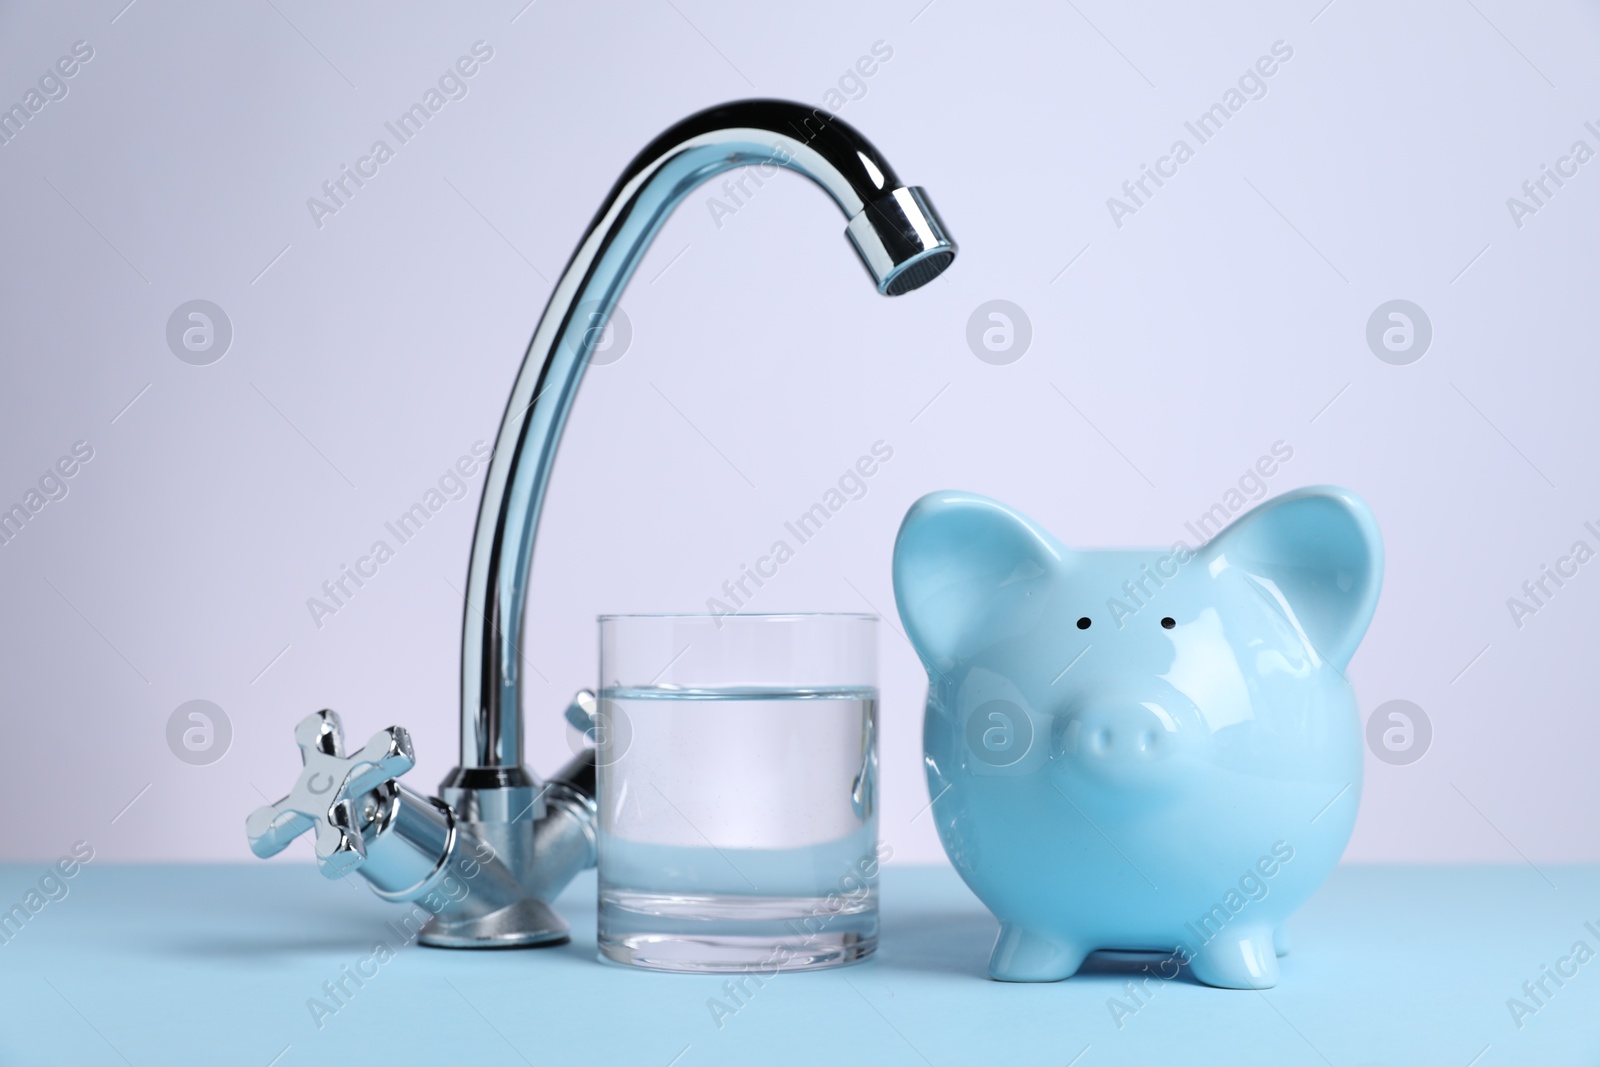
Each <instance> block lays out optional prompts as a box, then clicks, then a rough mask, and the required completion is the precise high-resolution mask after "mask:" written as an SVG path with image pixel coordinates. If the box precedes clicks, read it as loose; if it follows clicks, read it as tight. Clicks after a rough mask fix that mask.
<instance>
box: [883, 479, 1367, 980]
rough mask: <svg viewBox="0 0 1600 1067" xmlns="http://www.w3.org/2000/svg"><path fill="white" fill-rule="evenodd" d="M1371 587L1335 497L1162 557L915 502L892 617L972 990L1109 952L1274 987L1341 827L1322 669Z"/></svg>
mask: <svg viewBox="0 0 1600 1067" xmlns="http://www.w3.org/2000/svg"><path fill="white" fill-rule="evenodd" d="M1382 576H1383V544H1382V541H1381V540H1380V538H1379V534H1378V527H1377V524H1376V522H1375V521H1374V520H1373V517H1372V514H1371V512H1370V511H1368V509H1367V506H1366V505H1365V504H1364V503H1363V502H1362V501H1361V500H1360V498H1358V497H1357V496H1356V495H1355V494H1353V493H1350V492H1347V491H1345V490H1343V489H1336V488H1329V487H1319V488H1308V489H1298V490H1295V491H1293V492H1290V493H1286V494H1284V495H1282V496H1279V497H1276V498H1274V499H1272V500H1268V501H1266V502H1264V503H1262V504H1261V505H1260V506H1259V507H1257V508H1255V509H1254V510H1252V511H1250V512H1248V513H1246V514H1244V515H1242V516H1241V517H1240V518H1239V519H1238V520H1237V521H1236V522H1234V523H1233V524H1232V525H1231V526H1229V527H1228V528H1227V529H1226V530H1224V531H1223V532H1221V533H1220V534H1218V535H1217V536H1216V537H1214V538H1213V539H1212V540H1211V541H1209V542H1207V543H1206V544H1205V545H1203V546H1200V547H1198V548H1195V549H1193V550H1191V549H1190V548H1189V547H1188V546H1187V545H1185V544H1183V543H1182V542H1180V543H1178V544H1176V545H1174V546H1173V547H1172V548H1171V549H1169V550H1166V551H1161V550H1154V551H1080V550H1075V549H1071V548H1068V547H1066V546H1065V545H1063V544H1062V543H1061V542H1059V541H1057V540H1056V539H1055V538H1054V537H1052V536H1050V534H1049V533H1047V532H1046V531H1045V530H1043V529H1041V528H1040V527H1039V526H1037V525H1035V524H1034V523H1033V522H1032V521H1030V520H1029V519H1028V518H1027V517H1026V516H1023V515H1021V514H1019V513H1018V512H1016V511H1013V510H1012V509H1010V508H1008V507H1006V506H1005V505H1004V504H1001V503H999V502H998V501H995V500H990V499H988V498H986V497H982V496H977V495H974V494H971V493H961V492H942V493H934V494H931V495H929V496H926V497H923V498H922V499H921V500H919V501H917V503H916V504H915V505H914V506H913V507H912V508H911V511H910V513H909V514H907V516H906V519H905V522H904V523H903V524H902V526H901V528H900V535H899V538H898V539H897V541H896V543H895V554H894V587H895V599H896V601H897V602H898V604H899V608H900V618H901V619H902V621H903V622H904V623H905V628H906V633H907V635H908V636H909V637H910V639H911V643H912V644H913V645H914V646H915V647H916V650H917V654H918V655H919V656H920V657H921V659H922V662H923V664H924V666H926V667H927V670H928V680H929V684H928V707H927V716H926V718H925V720H924V724H923V744H924V748H925V751H926V756H927V770H928V790H929V793H930V795H931V796H932V797H933V813H934V817H935V819H936V821H937V824H938V828H939V837H940V839H941V841H942V842H943V843H944V847H945V851H946V852H948V853H949V854H950V858H951V860H952V861H953V862H954V864H955V866H956V869H957V870H958V871H960V873H961V876H962V877H963V878H964V879H966V882H967V884H968V885H969V886H971V887H972V890H973V892H974V893H976V894H977V895H978V897H979V899H981V900H982V901H983V902H984V904H986V905H987V906H988V907H989V909H990V910H991V911H993V912H994V914H995V916H996V917H997V918H999V920H1000V937H999V940H998V941H997V942H996V944H995V947H994V953H993V955H992V956H991V957H990V959H989V973H990V975H991V976H993V977H995V978H998V979H1002V980H1005V981H1013V982H1050V981H1057V980H1059V979H1062V978H1066V977H1068V976H1069V975H1071V974H1073V973H1074V972H1076V971H1077V970H1078V968H1079V966H1080V965H1082V963H1083V961H1084V958H1085V956H1087V955H1088V954H1089V953H1090V952H1093V951H1096V950H1116V951H1126V952H1159V953H1166V954H1170V956H1169V957H1168V959H1166V960H1163V961H1162V964H1161V967H1162V970H1161V971H1160V972H1159V973H1160V976H1161V977H1164V978H1171V977H1175V976H1176V975H1177V974H1178V971H1179V964H1180V963H1181V964H1186V965H1187V966H1188V967H1189V969H1190V973H1191V974H1192V975H1193V976H1194V977H1195V978H1196V979H1198V980H1199V981H1201V982H1205V983H1207V984H1209V985H1214V986H1226V987H1231V988H1265V987H1268V986H1271V985H1273V984H1274V983H1275V982H1276V981H1277V978H1278V959H1277V958H1278V956H1280V955H1282V954H1283V953H1284V952H1285V951H1287V948H1286V941H1285V939H1284V936H1283V922H1284V920H1285V919H1286V918H1287V917H1288V916H1289V914H1290V913H1291V912H1293V911H1294V910H1295V909H1296V908H1298V907H1299V906H1300V905H1301V904H1302V903H1303V902H1304V901H1305V900H1306V898H1308V897H1309V896H1310V895H1311V894H1312V893H1313V892H1314V891H1315V890H1316V888H1317V887H1318V886H1319V885H1320V884H1321V883H1322V881H1323V879H1324V878H1326V877H1327V876H1328V873H1329V872H1330V871H1332V870H1333V867H1334V865H1335V864H1336V863H1337V862H1338V860H1339V856H1340V854H1341V853H1342V852H1343V851H1344V847H1345V844H1346V842H1347V841H1348V840H1349V838H1350V830H1351V827H1352V826H1353V825H1354V823H1355V818H1356V808H1357V806H1358V802H1359V799H1360V795H1361V762H1362V753H1361V728H1360V723H1359V716H1358V714H1357V710H1356V702H1355V697H1354V694H1353V693H1352V691H1351V689H1350V683H1349V682H1348V681H1346V679H1345V677H1344V674H1343V671H1344V669H1345V666H1346V664H1348V663H1349V661H1350V657H1351V655H1352V654H1354V652H1355V650H1356V646H1357V645H1358V644H1359V643H1360V641H1361V638H1362V636H1363V635H1364V634H1365V633H1366V630H1367V624H1368V623H1369V622H1370V621H1371V619H1372V613H1373V610H1374V609H1375V608H1376V606H1377V601H1378V589H1379V586H1380V584H1381V582H1382ZM1169 967H1170V972H1171V973H1167V970H1166V969H1167V968H1169ZM1153 973H1154V972H1153Z"/></svg>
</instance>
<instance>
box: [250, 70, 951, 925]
mask: <svg viewBox="0 0 1600 1067" xmlns="http://www.w3.org/2000/svg"><path fill="white" fill-rule="evenodd" d="M752 165H757V166H760V165H765V166H769V167H781V168H783V169H786V170H792V171H795V172H797V173H799V174H802V175H804V176H805V177H807V178H810V179H811V180H812V181H813V182H815V183H816V184H817V185H819V186H820V187H821V188H822V190H823V191H824V192H825V193H827V194H828V196H829V197H830V198H831V199H832V200H833V202H834V204H835V205H836V206H837V207H838V208H839V210H840V211H841V212H842V213H843V214H844V216H845V219H846V220H847V223H846V226H845V236H846V237H847V238H848V239H849V241H850V243H851V245H852V246H853V247H854V248H855V250H856V254H857V255H858V256H860V258H861V261H862V263H863V264H864V265H865V266H866V268H867V273H868V275H869V276H870V277H871V279H872V282H873V286H874V287H875V288H876V289H877V291H878V292H879V293H882V294H884V295H886V296H899V295H901V294H902V293H906V292H909V291H911V290H912V289H916V288H919V287H921V286H923V285H926V284H927V283H928V282H930V281H932V280H933V279H934V278H936V277H938V276H939V275H940V274H941V273H943V272H944V270H945V269H946V268H947V267H949V266H950V264H951V262H952V261H953V260H954V259H955V255H956V246H955V243H954V242H953V241H952V240H951V239H950V237H949V235H948V234H947V233H946V231H945V228H944V224H943V223H942V222H941V221H940V219H939V217H938V215H937V214H935V212H934V210H933V206H932V204H930V203H929V201H928V198H927V196H926V194H925V193H923V191H922V190H921V189H920V188H917V187H915V186H904V185H902V184H901V183H900V181H899V179H898V178H897V177H896V176H895V172H894V169H893V168H892V167H890V166H889V163H888V161H887V160H885V159H884V158H883V156H882V155H881V154H880V153H879V152H878V150H877V149H876V148H874V147H873V146H872V145H871V144H870V143H868V142H867V140H866V139H865V138H864V137H862V136H861V134H859V133H857V132H856V130H855V129H854V128H853V127H851V126H849V125H847V124H845V123H844V122H842V121H840V120H839V119H837V118H835V117H833V116H832V115H829V114H827V113H826V112H823V111H821V110H817V109H813V108H808V107H805V106H804V105H801V104H794V103H788V102H786V101H782V100H746V101H741V102H738V103H732V104H726V105H722V106H719V107H714V108H710V109H708V110H706V111H702V112H700V113H698V114H696V115H691V116H690V117H689V118H686V119H684V120H683V121H682V122H679V123H678V124H677V125H675V126H673V127H672V128H671V129H669V130H667V131H666V132H665V133H663V134H661V136H659V137H657V138H656V139H655V140H654V141H652V142H651V143H650V144H649V145H648V146H646V147H645V149H644V151H642V152H640V153H639V154H638V155H637V156H636V157H634V160H633V162H632V163H630V164H629V165H628V167H627V169H626V170H624V171H623V173H622V176H621V177H620V178H619V179H618V180H617V183H616V185H615V186H613V187H612V190H611V193H610V195H609V196H608V197H607V198H606V200H605V203H604V204H602V205H601V207H600V211H599V213H598V214H596V215H595V218H594V220H593V221H592V222H591V223H590V224H589V229H588V230H587V232H586V233H585V234H584V237H583V240H582V241H581V242H580V243H579V244H578V247H577V250H576V251H574V252H573V254H572V258H571V260H569V261H568V263H567V266H566V269H565V270H564V271H563V272H562V275H561V277H560V279H559V280H558V281H557V282H556V286H555V291H554V292H553V293H552V294H551V296H550V301H549V303H548V304H546V305H545V309H544V315H543V316H542V317H541V318H540V320H539V325H538V327H537V328H536V329H535V330H534V334H533V340H532V341H531V342H530V343H529V345H528V351H527V355H526V356H525V357H524V359H523V363H522V370H521V371H520V372H519V373H518V375H517V380H516V384H515V385H514V386H513V387H512V390H511V397H510V400H509V401H508V402H507V404H506V410H505V415H504V416H503V417H502V419H501V423H500V432H499V436H498V437H497V438H496V441H495V449H494V454H493V458H492V459H491V460H490V463H489V472H488V475H487V477H486V479H485V484H484V489H483V500H482V503H481V505H480V507H479V510H478V526H477V532H476V533H475V534H474V536H473V542H472V560H471V563H470V565H469V568H468V573H467V595H466V601H467V603H466V609H465V612H464V617H465V622H464V626H463V636H462V650H461V763H460V765H459V766H457V767H456V768H455V769H454V770H452V771H451V772H450V773H449V774H448V775H447V776H446V777H445V780H444V782H443V783H442V785H441V787H440V790H439V792H440V797H439V798H438V799H432V798H427V797H422V796H419V795H417V794H416V793H413V792H411V791H410V790H408V789H406V788H404V787H403V786H400V785H399V784H398V783H397V782H396V781H395V778H396V777H397V776H398V775H400V774H402V773H404V772H405V771H406V770H408V769H410V767H411V764H412V762H413V761H412V756H411V743H410V738H409V737H408V736H407V734H406V732H405V731H404V730H402V729H400V728H399V727H391V728H389V729H388V730H384V731H380V732H379V733H378V734H376V735H374V737H373V738H372V740H370V741H369V742H368V743H367V744H366V746H365V747H363V748H362V749H361V750H360V751H359V752H357V753H356V754H355V755H353V756H348V757H347V756H345V755H343V749H342V741H341V739H340V736H339V734H340V728H339V720H338V717H337V716H336V715H334V714H333V713H332V712H330V711H324V712H318V713H316V714H314V715H312V716H310V717H308V718H307V719H305V720H304V721H302V722H301V723H300V726H299V728H298V729H297V731H296V739H297V740H298V741H299V743H300V746H301V750H302V753H303V755H304V758H305V768H304V770H303V771H302V773H301V776H300V780H299V782H298V783H297V784H296V786H295V789H294V791H293V792H292V793H290V795H289V796H288V797H286V798H284V799H283V800H282V801H280V802H279V803H277V804H275V805H268V806H267V807H264V808H262V809H260V810H258V811H257V812H256V813H255V814H254V815H252V816H251V817H250V820H249V827H248V829H249V833H250V839H251V847H252V848H253V849H254V850H255V852H256V854H257V855H261V856H268V855H272V854H273V853H275V852H278V851H281V850H282V849H283V848H284V847H285V846H286V845H287V844H288V842H289V841H290V840H292V839H293V838H294V837H295V836H296V835H298V834H300V833H302V832H304V831H305V830H308V829H314V830H315V831H316V849H317V856H318V860H319V862H320V863H321V865H322V868H323V871H324V873H326V874H328V875H329V876H330V877H339V876H341V875H343V874H345V873H348V872H352V871H353V872H355V873H357V874H360V875H362V876H363V877H365V878H366V879H367V880H368V881H369V882H370V883H371V884H372V887H373V889H374V890H375V891H376V892H377V893H378V895H379V896H381V897H383V898H384V899H387V900H396V901H412V900H417V901H422V902H423V904H424V906H425V907H427V908H428V910H429V911H431V912H433V917H432V918H431V919H430V920H429V922H428V923H427V925H426V926H425V927H424V928H423V930H422V933H421V935H420V940H421V941H422V942H423V943H425V944H430V945H437V946H443V947H451V948H478V947H486V948H487V947H501V946H508V945H536V944H548V943H551V942H554V941H560V940H564V939H565V937H566V924H565V923H564V922H562V920H561V919H560V917H559V916H557V915H556V914H555V912H554V911H552V910H551V909H550V907H549V906H548V904H549V901H550V900H551V899H553V898H554V896H555V895H556V894H557V893H559V892H560V891H561V889H562V888H564V887H565V886H566V884H567V883H568V882H569V881H570V880H571V879H572V877H573V876H574V875H575V874H577V873H578V871H580V870H582V869H583V868H584V867H586V866H590V865H592V864H593V863H594V841H595V806H594V765H593V759H592V756H591V755H585V756H580V757H579V758H578V759H577V760H574V761H573V762H572V763H571V764H569V765H568V766H567V767H566V768H564V769H563V770H562V771H561V772H559V773H558V774H557V775H556V776H555V777H553V778H551V779H550V780H548V781H546V782H543V783H540V782H539V780H538V779H536V778H535V777H534V776H533V775H532V774H531V773H530V772H529V771H528V770H527V768H526V767H524V765H523V762H522V759H523V752H522V750H523V741H522V738H523V731H522V724H523V711H524V709H523V705H522V678H521V671H520V664H521V656H522V637H523V623H524V618H523V616H524V614H525V602H526V596H527V588H528V576H529V574H530V573H531V571H532V565H533V545H534V537H535V534H536V532H537V529H538V524H539V513H540V510H541V507H542V505H543V502H544V494H545V490H546V488H547V487H548V485H549V481H550V472H551V469H552V467H553V466H554V463H555V457H556V450H557V448H558V446H559V445H560V442H561V433H562V430H563V429H564V428H565V425H566V419H567V413H568V412H569V411H570V410H571V408H572V402H573V399H574V398H575V397H576V396H577V392H578V386H579V383H580V382H581V381H582V379H583V372H584V369H585V368H586V367H587V366H588V363H589V357H590V355H591V354H592V352H593V351H594V347H595V344H596V342H597V341H598V340H599V339H600V337H601V336H602V335H603V333H604V330H605V326H606V323H607V322H608V321H609V319H610V317H611V312H612V309H613V308H615V307H616V304H617V301H618V299H619V298H620V297H621V295H622V291H623V289H624V288H626V286H627V284H628V280H629V279H630V278H631V277H632V276H633V272H634V269H635V268H636V267H637V266H638V265H639V261H640V260H641V259H642V258H643V257H644V254H645V251H646V249H648V248H649V246H650V242H651V241H652V240H653V239H654V238H655V235H656V234H657V232H659V231H660V229H661V226H662V224H663V223H665V222H666V219H667V217H668V216H669V215H671V213H672V211H673V209H674V208H676V207H677V206H678V204H679V203H681V202H682V201H683V199H684V198H685V197H686V196H688V195H689V194H690V193H691V192H693V191H694V190H695V189H696V188H697V187H698V186H700V185H701V184H702V183H704V182H706V181H708V180H710V179H712V178H714V177H716V176H717V175H719V174H722V173H723V172H725V171H728V170H732V169H734V168H736V167H744V166H752ZM592 702H593V697H592V695H590V694H587V693H582V694H579V697H578V698H577V700H575V701H574V705H573V708H572V709H570V710H571V715H570V716H569V717H570V718H572V719H573V721H575V722H578V723H582V722H587V721H591V719H592V713H593V703H592ZM469 870H470V871H472V872H473V873H472V875H471V876H470V877H466V872H467V871H469ZM452 877H454V878H456V882H455V883H454V884H456V885H465V886H466V887H467V891H466V892H465V893H464V894H462V895H461V896H460V899H459V900H454V899H452V898H453V897H454V896H455V895H456V894H454V893H450V892H446V893H444V895H443V898H442V900H441V897H440V892H441V889H446V888H448V887H449V885H450V884H451V883H450V882H449V879H451V878H452ZM434 903H438V904H439V905H440V906H439V907H438V908H437V909H435V908H434V907H433V906H432V905H433V904H434Z"/></svg>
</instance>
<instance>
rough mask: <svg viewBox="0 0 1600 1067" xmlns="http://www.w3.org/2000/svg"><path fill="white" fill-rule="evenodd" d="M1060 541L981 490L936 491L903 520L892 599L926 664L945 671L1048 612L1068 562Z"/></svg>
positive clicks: (1023, 628) (912, 642)
mask: <svg viewBox="0 0 1600 1067" xmlns="http://www.w3.org/2000/svg"><path fill="white" fill-rule="evenodd" d="M1062 557H1063V550H1062V548H1061V546H1060V545H1059V544H1058V543H1057V542H1056V540H1055V539H1054V538H1053V537H1051V536H1050V535H1049V534H1048V533H1046V532H1045V531H1044V530H1042V529H1040V528H1039V527H1037V526H1035V525H1034V524H1033V522H1032V521H1030V520H1029V519H1028V518H1027V517H1026V516H1024V515H1022V514H1020V513H1019V512H1016V511H1013V510H1011V509H1010V508H1008V507H1006V506H1005V505H1004V504H1002V503H1000V502H999V501H997V500H990V499H989V498H988V497H983V496H978V495H977V494H975V493H961V492H953V491H952V492H942V493H930V494H929V495H927V496H925V497H923V498H922V499H921V500H918V501H917V502H916V503H915V504H913V505H912V506H911V510H910V511H909V512H907V514H906V518H905V521H904V522H903V523H901V524H900V535H899V536H898V537H897V538H895V543H894V598H895V603H896V604H897V605H898V606H899V608H900V620H901V621H902V622H903V623H905V627H906V636H907V637H909V638H910V639H911V644H912V645H913V646H915V648H916V650H917V654H918V655H919V656H920V657H921V658H922V661H923V663H924V664H926V665H927V666H929V667H932V668H934V669H935V670H939V671H943V670H945V669H947V668H949V667H950V666H952V665H954V663H955V661H956V660H957V659H959V658H961V657H963V656H966V655H969V654H971V653H972V652H974V651H977V650H979V649H981V648H984V647H987V646H988V645H991V644H994V643H995V642H998V641H1001V640H1004V639H1006V638H1008V637H1011V636H1014V635H1016V634H1018V633H1022V632H1025V631H1026V630H1027V629H1028V628H1029V627H1030V626H1031V625H1032V624H1033V623H1034V622H1036V621H1037V620H1038V617H1039V615H1040V613H1041V612H1042V611H1043V610H1044V606H1045V601H1046V600H1047V599H1048V597H1047V593H1048V591H1049V589H1050V587H1051V585H1052V583H1053V582H1054V581H1055V578H1056V575H1057V574H1058V573H1059V571H1060V568H1061V565H1062V562H1063V559H1062Z"/></svg>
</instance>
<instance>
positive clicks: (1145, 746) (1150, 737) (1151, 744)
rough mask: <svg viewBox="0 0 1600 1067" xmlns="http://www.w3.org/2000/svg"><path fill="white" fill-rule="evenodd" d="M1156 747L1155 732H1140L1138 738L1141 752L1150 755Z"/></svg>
mask: <svg viewBox="0 0 1600 1067" xmlns="http://www.w3.org/2000/svg"><path fill="white" fill-rule="evenodd" d="M1155 747H1156V734H1155V731H1154V730H1140V731H1139V738H1138V748H1139V751H1140V752H1141V753H1143V754H1145V755H1149V754H1150V753H1151V752H1152V751H1153V750H1154V749H1155Z"/></svg>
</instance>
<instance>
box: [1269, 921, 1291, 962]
mask: <svg viewBox="0 0 1600 1067" xmlns="http://www.w3.org/2000/svg"><path fill="white" fill-rule="evenodd" d="M1272 951H1273V952H1276V953H1277V954H1278V955H1280V956H1287V955H1288V954H1289V926H1288V924H1287V923H1279V924H1278V928H1277V929H1276V930H1274V931H1272Z"/></svg>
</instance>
